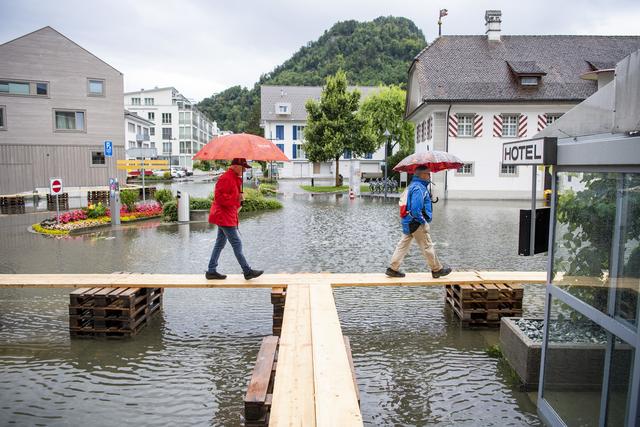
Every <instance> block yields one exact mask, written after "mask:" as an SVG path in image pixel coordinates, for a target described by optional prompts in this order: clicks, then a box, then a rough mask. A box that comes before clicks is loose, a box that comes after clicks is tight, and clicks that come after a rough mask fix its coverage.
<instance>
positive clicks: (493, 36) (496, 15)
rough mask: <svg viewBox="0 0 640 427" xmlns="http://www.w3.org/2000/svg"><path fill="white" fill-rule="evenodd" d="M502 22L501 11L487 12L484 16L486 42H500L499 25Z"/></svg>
mask: <svg viewBox="0 0 640 427" xmlns="http://www.w3.org/2000/svg"><path fill="white" fill-rule="evenodd" d="M501 22H502V11H500V10H487V11H486V12H485V14H484V23H485V27H486V33H487V40H489V41H490V42H499V41H500V23H501Z"/></svg>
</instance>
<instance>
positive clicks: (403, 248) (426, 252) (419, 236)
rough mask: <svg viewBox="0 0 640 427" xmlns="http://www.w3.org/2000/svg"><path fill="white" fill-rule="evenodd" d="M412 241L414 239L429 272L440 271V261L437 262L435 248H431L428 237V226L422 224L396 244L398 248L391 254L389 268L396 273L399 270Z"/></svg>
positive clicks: (404, 235) (431, 243)
mask: <svg viewBox="0 0 640 427" xmlns="http://www.w3.org/2000/svg"><path fill="white" fill-rule="evenodd" d="M413 239H416V243H417V244H418V247H419V248H420V252H421V253H422V256H423V257H424V259H425V260H426V261H427V264H428V265H429V268H431V271H438V270H440V269H441V268H442V264H441V263H440V260H438V256H437V255H436V251H435V248H434V247H433V242H432V241H431V236H430V235H429V224H422V225H421V226H420V227H418V229H417V230H416V231H415V232H414V233H413V234H409V235H406V234H403V235H402V239H400V241H399V242H398V246H396V250H395V251H394V252H393V256H392V257H391V268H392V269H394V270H396V271H398V270H399V269H400V264H402V260H403V259H404V257H405V256H406V255H407V252H409V248H410V247H411V241H412V240H413Z"/></svg>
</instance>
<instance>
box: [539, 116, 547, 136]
mask: <svg viewBox="0 0 640 427" xmlns="http://www.w3.org/2000/svg"><path fill="white" fill-rule="evenodd" d="M546 127H547V115H546V114H538V132H540V131H541V130H544V128H546Z"/></svg>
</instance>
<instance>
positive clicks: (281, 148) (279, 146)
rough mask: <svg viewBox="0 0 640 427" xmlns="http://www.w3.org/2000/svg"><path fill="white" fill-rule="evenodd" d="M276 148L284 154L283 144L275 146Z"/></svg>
mask: <svg viewBox="0 0 640 427" xmlns="http://www.w3.org/2000/svg"><path fill="white" fill-rule="evenodd" d="M276 147H278V148H279V149H280V151H282V152H283V153H284V144H276Z"/></svg>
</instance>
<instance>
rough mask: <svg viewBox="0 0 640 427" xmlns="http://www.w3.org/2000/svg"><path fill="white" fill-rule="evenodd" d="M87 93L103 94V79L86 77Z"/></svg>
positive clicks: (92, 94) (93, 94) (91, 94)
mask: <svg viewBox="0 0 640 427" xmlns="http://www.w3.org/2000/svg"><path fill="white" fill-rule="evenodd" d="M87 94H88V95H89V96H104V80H103V79H87Z"/></svg>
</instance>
